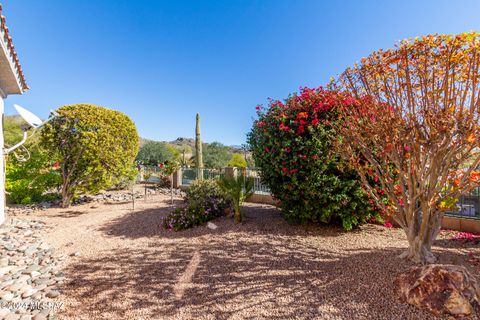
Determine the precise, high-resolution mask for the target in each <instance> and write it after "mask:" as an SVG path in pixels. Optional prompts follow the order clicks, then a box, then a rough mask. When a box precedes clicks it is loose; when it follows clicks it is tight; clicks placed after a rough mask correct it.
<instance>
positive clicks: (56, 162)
mask: <svg viewBox="0 0 480 320" xmlns="http://www.w3.org/2000/svg"><path fill="white" fill-rule="evenodd" d="M52 169H54V170H57V169H60V162H58V161H55V162H54V163H53V166H52Z"/></svg>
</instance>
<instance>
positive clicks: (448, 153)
mask: <svg viewBox="0 0 480 320" xmlns="http://www.w3.org/2000/svg"><path fill="white" fill-rule="evenodd" d="M479 68H480V35H479V34H477V33H462V34H459V35H429V36H423V37H417V38H415V39H411V40H404V41H402V42H400V43H399V44H398V45H397V46H396V47H395V48H393V49H388V50H380V51H377V52H373V53H372V54H370V55H369V56H368V57H366V58H364V59H362V60H361V62H360V64H357V65H355V66H353V67H351V68H348V69H347V70H346V71H345V72H344V73H343V74H342V75H341V76H340V78H339V79H338V81H337V82H336V84H335V85H337V86H338V87H339V88H340V89H342V90H344V91H345V92H346V93H345V94H347V95H348V94H351V98H347V99H345V100H343V102H344V103H343V108H342V117H343V121H342V122H341V123H340V126H338V129H339V132H340V136H341V137H342V140H341V144H340V147H339V149H338V150H339V151H340V152H341V153H342V154H343V155H344V157H345V159H348V160H350V163H351V164H352V165H353V166H354V167H355V169H356V171H357V172H358V173H359V175H360V177H361V178H362V182H363V185H364V187H365V189H366V190H367V191H368V192H369V193H370V196H371V197H372V199H373V200H374V201H375V202H376V204H377V205H378V206H379V207H380V208H382V209H383V210H384V212H385V213H386V214H387V215H391V216H392V217H393V218H394V219H395V220H396V221H397V222H398V223H399V224H400V226H401V227H402V228H403V229H404V230H405V232H406V234H407V237H408V240H409V243H410V248H409V250H408V251H407V252H406V253H405V254H404V255H403V256H404V257H408V258H410V259H413V260H415V261H419V262H433V261H435V257H434V256H433V254H432V253H431V245H432V242H433V240H434V239H435V238H436V236H437V234H438V232H439V230H440V226H441V220H442V217H443V213H444V212H445V211H446V210H450V209H453V207H454V206H455V202H456V199H457V198H458V196H459V195H460V194H462V193H464V192H468V191H469V190H471V189H472V188H474V187H475V186H478V184H479V179H480V173H478V172H477V171H476V170H477V168H478V165H479V164H480V143H479V141H480V140H479V138H480V130H479V120H480V99H479V95H480V73H479V71H480V70H479ZM376 182H378V183H380V187H378V186H376V185H373V183H376Z"/></svg>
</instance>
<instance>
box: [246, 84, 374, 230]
mask: <svg viewBox="0 0 480 320" xmlns="http://www.w3.org/2000/svg"><path fill="white" fill-rule="evenodd" d="M339 103H341V97H340V96H339V95H338V94H337V93H335V92H332V91H328V90H324V89H323V88H318V89H309V88H302V89H301V91H300V93H299V94H293V95H291V96H289V97H288V98H287V99H286V100H285V101H284V102H282V101H279V100H270V101H269V105H268V107H267V108H263V107H262V106H257V114H258V119H257V120H256V121H255V122H254V125H253V128H252V130H251V132H250V133H249V136H248V142H249V144H250V145H251V148H252V152H253V157H254V159H255V163H256V164H257V166H258V167H259V168H260V169H261V178H262V180H263V182H264V183H266V184H267V185H268V187H269V188H270V190H271V192H272V193H273V195H274V197H275V198H277V199H279V200H280V201H281V209H282V214H283V215H284V216H285V218H286V219H287V220H289V221H291V222H301V223H305V222H324V223H329V222H335V221H337V222H340V223H341V224H342V226H343V228H344V229H346V230H350V229H352V228H353V227H355V226H357V225H358V224H360V223H363V222H366V221H368V220H370V219H372V218H374V217H375V219H376V220H377V221H379V220H381V218H380V216H379V214H378V211H376V210H375V209H374V208H375V207H374V206H373V201H371V200H369V199H368V198H367V196H366V193H365V191H364V190H363V189H362V187H361V184H360V182H359V178H358V176H357V174H356V173H355V172H354V171H353V170H351V169H350V168H349V167H347V166H346V163H345V162H342V161H341V160H340V158H339V156H337V154H335V153H334V152H333V144H334V141H335V138H336V136H337V133H336V132H335V130H334V129H333V127H334V126H333V124H334V123H335V122H336V121H338V112H337V107H336V106H337V105H338V104H339Z"/></svg>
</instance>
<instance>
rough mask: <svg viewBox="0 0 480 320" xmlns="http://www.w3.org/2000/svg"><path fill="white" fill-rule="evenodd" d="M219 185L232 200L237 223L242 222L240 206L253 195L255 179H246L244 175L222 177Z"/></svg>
mask: <svg viewBox="0 0 480 320" xmlns="http://www.w3.org/2000/svg"><path fill="white" fill-rule="evenodd" d="M218 185H219V186H220V188H221V189H222V190H223V191H224V192H225V193H227V194H228V195H229V196H230V198H231V199H232V202H233V210H234V213H233V217H234V219H235V222H241V221H242V212H241V211H240V206H241V205H242V203H243V202H244V201H245V199H246V198H248V197H249V196H251V195H252V194H253V178H252V177H245V176H244V175H243V174H240V175H238V176H237V177H230V176H222V177H220V179H219V180H218Z"/></svg>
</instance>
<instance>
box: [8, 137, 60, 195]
mask: <svg viewBox="0 0 480 320" xmlns="http://www.w3.org/2000/svg"><path fill="white" fill-rule="evenodd" d="M26 147H27V148H28V150H29V153H30V158H29V159H28V160H27V161H25V162H22V161H18V160H17V159H16V157H15V156H14V155H10V156H9V157H8V159H7V162H6V167H5V169H6V176H5V188H6V191H7V200H8V201H9V202H12V203H17V204H31V203H35V202H41V201H47V200H52V199H54V198H57V197H58V194H57V193H55V192H52V191H57V190H56V189H57V187H58V186H59V185H60V183H61V176H60V172H59V170H58V168H56V167H55V161H54V159H52V158H50V157H49V156H48V154H47V153H46V152H45V151H44V150H43V149H42V148H41V147H39V146H38V143H37V140H33V141H30V142H29V143H28V144H27V145H26ZM49 192H50V193H49Z"/></svg>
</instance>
